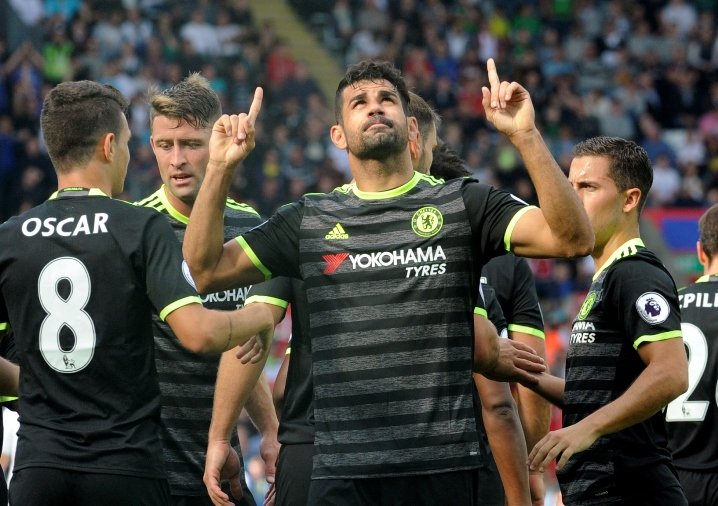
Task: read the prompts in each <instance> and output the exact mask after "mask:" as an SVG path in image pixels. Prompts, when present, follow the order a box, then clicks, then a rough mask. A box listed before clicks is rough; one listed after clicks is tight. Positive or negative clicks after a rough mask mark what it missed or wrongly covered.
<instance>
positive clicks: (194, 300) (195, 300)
mask: <svg viewBox="0 0 718 506" xmlns="http://www.w3.org/2000/svg"><path fill="white" fill-rule="evenodd" d="M190 304H202V299H200V298H199V297H197V296H196V295H190V296H189V297H184V298H182V299H180V300H176V301H174V302H173V303H172V304H170V305H168V306H165V308H164V309H163V310H162V311H160V320H162V321H165V318H167V316H169V314H170V313H171V312H172V311H174V310H176V309H179V308H181V307H182V306H188V305H190Z"/></svg>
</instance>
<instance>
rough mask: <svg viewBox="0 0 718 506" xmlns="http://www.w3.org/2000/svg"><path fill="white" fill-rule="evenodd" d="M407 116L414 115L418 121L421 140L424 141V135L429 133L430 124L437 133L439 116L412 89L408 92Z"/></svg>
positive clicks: (439, 122) (439, 121)
mask: <svg viewBox="0 0 718 506" xmlns="http://www.w3.org/2000/svg"><path fill="white" fill-rule="evenodd" d="M408 114H409V116H414V117H415V118H416V121H417V123H419V135H421V140H422V141H425V140H426V136H427V135H429V131H430V130H431V126H432V125H433V126H434V127H435V128H436V131H437V133H438V131H439V126H440V125H441V117H440V116H439V115H438V114H437V113H436V111H435V110H434V109H433V108H432V107H431V106H430V105H429V104H428V103H427V102H426V100H424V99H423V98H421V97H420V96H419V95H417V94H416V93H414V92H413V91H410V92H409V112H408Z"/></svg>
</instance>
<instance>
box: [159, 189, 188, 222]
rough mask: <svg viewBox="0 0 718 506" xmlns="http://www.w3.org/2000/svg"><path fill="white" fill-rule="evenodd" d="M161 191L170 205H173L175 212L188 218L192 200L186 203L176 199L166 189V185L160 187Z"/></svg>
mask: <svg viewBox="0 0 718 506" xmlns="http://www.w3.org/2000/svg"><path fill="white" fill-rule="evenodd" d="M162 191H163V192H164V193H165V197H166V198H167V201H168V202H169V203H170V205H171V206H172V207H174V208H175V210H176V211H177V212H179V213H181V214H182V215H183V216H186V217H188V218H189V215H190V214H192V205H193V204H194V202H192V203H191V204H188V203H186V202H184V201H182V200H180V199H178V198H177V197H175V196H174V195H173V194H172V192H170V191H169V190H168V189H167V187H166V186H163V187H162Z"/></svg>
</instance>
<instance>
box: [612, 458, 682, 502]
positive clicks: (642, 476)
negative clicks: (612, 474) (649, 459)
mask: <svg viewBox="0 0 718 506" xmlns="http://www.w3.org/2000/svg"><path fill="white" fill-rule="evenodd" d="M616 482H617V485H618V490H619V493H620V494H621V497H622V498H623V501H624V503H625V504H626V505H630V506H687V505H688V501H687V500H686V496H685V494H684V493H683V488H682V487H681V483H680V482H679V481H678V475H677V474H676V470H675V468H674V467H673V464H671V463H666V462H662V463H659V464H655V465H651V466H647V467H641V468H634V469H624V470H623V471H621V472H618V473H617V476H616Z"/></svg>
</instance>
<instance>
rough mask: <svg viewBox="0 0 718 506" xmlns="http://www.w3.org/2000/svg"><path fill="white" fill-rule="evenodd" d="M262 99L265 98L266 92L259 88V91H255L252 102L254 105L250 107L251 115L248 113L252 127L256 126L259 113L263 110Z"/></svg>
mask: <svg viewBox="0 0 718 506" xmlns="http://www.w3.org/2000/svg"><path fill="white" fill-rule="evenodd" d="M262 98H264V90H263V89H262V88H260V87H257V89H256V90H254V99H253V100H252V105H251V106H249V113H247V119H249V123H250V124H251V125H252V126H254V122H255V121H257V116H259V111H260V110H261V109H262Z"/></svg>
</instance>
